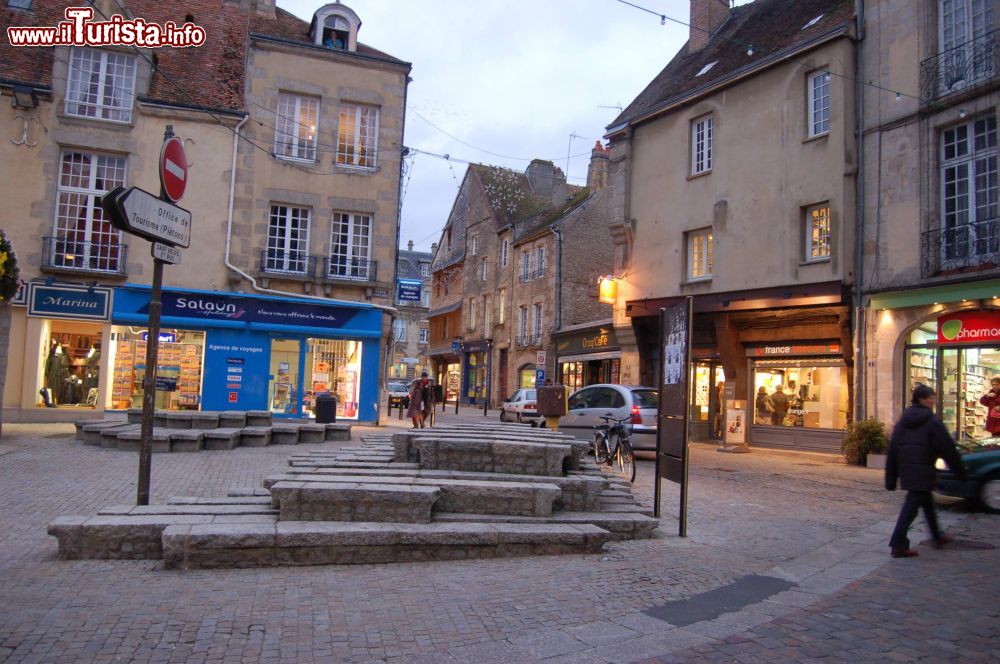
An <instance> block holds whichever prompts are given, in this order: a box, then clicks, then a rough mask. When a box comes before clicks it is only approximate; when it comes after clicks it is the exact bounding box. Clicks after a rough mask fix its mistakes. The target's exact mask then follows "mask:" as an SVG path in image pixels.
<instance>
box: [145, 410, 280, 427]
mask: <svg viewBox="0 0 1000 664" xmlns="http://www.w3.org/2000/svg"><path fill="white" fill-rule="evenodd" d="M125 418H126V422H127V423H129V424H139V423H141V422H142V409H141V408H129V409H128V410H127V411H126V413H125ZM153 426H158V427H167V428H172V429H192V428H194V429H207V428H212V427H221V428H227V429H232V428H242V427H245V426H271V413H270V411H266V410H251V411H241V410H223V411H217V410H157V411H154V412H153Z"/></svg>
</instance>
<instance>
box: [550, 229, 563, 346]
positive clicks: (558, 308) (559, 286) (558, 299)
mask: <svg viewBox="0 0 1000 664" xmlns="http://www.w3.org/2000/svg"><path fill="white" fill-rule="evenodd" d="M551 230H552V234H553V235H555V236H556V318H555V320H556V326H555V329H556V331H558V330H559V329H561V328H562V233H560V232H559V229H558V228H556V227H555V226H553V227H552V229H551Z"/></svg>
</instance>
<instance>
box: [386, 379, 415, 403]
mask: <svg viewBox="0 0 1000 664" xmlns="http://www.w3.org/2000/svg"><path fill="white" fill-rule="evenodd" d="M385 391H386V392H388V393H389V408H399V407H400V406H402V407H403V408H409V407H410V390H409V386H408V385H407V384H406V383H400V382H395V383H389V384H387V385H386V386H385Z"/></svg>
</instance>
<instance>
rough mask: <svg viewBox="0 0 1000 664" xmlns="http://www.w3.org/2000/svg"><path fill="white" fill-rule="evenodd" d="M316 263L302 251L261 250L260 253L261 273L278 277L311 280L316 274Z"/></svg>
mask: <svg viewBox="0 0 1000 664" xmlns="http://www.w3.org/2000/svg"><path fill="white" fill-rule="evenodd" d="M316 263H317V257H316V256H310V255H309V254H306V253H305V252H302V251H286V250H284V249H261V252H260V271H261V273H263V274H269V275H275V276H278V277H282V276H287V277H292V278H303V277H309V278H311V277H313V276H314V275H315V274H316Z"/></svg>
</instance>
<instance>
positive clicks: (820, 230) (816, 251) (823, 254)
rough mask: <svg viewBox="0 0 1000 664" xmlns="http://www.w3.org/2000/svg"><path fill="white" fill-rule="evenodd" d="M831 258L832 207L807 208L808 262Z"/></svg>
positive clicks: (815, 206) (826, 205) (814, 206)
mask: <svg viewBox="0 0 1000 664" xmlns="http://www.w3.org/2000/svg"><path fill="white" fill-rule="evenodd" d="M828 258H830V206H829V205H828V204H826V203H823V204H821V205H813V206H812V207H808V208H806V261H807V262H812V261H823V260H827V259H828Z"/></svg>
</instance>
